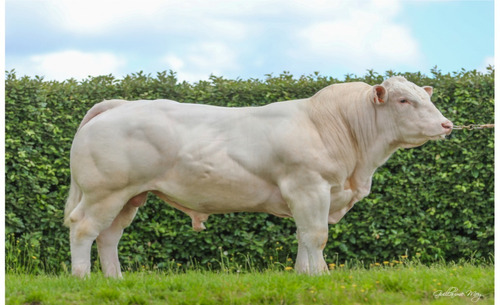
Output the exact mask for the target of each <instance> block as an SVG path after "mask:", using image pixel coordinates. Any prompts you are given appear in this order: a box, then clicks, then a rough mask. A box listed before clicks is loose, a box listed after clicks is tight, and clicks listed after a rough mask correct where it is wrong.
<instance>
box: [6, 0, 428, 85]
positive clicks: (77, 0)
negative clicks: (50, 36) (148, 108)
mask: <svg viewBox="0 0 500 305" xmlns="http://www.w3.org/2000/svg"><path fill="white" fill-rule="evenodd" d="M7 1H16V4H17V3H21V4H23V6H24V7H26V9H28V10H34V9H35V10H37V11H38V10H39V11H40V13H39V16H41V17H42V18H43V21H42V22H44V24H51V25H52V27H54V29H55V32H56V33H57V34H55V35H58V34H60V33H61V32H62V33H63V34H64V35H66V36H64V37H72V38H73V39H72V41H74V42H72V44H71V43H68V45H69V48H71V49H73V50H76V49H79V48H80V47H79V46H82V45H84V44H85V46H86V49H87V50H90V49H92V47H91V46H90V44H92V45H93V46H94V48H98V49H100V50H102V48H105V49H106V50H107V52H109V53H102V52H95V53H85V52H81V51H73V52H74V53H73V55H71V56H69V55H68V54H62V53H61V52H56V53H50V54H45V55H43V56H41V57H36V56H32V57H30V58H29V59H28V60H27V61H28V62H30V63H34V64H35V65H36V66H37V67H38V70H39V71H41V72H43V74H46V75H47V74H48V73H53V74H58V75H68V74H70V73H68V72H64V70H66V68H65V67H59V66H64V65H65V64H61V65H54V64H53V63H51V64H47V62H50V61H51V60H56V59H58V60H65V58H66V57H78V58H79V59H80V61H88V62H89V64H88V65H82V66H81V67H80V68H81V71H82V72H80V73H78V75H77V76H81V75H84V76H86V75H87V74H95V73H89V72H86V71H94V70H97V69H100V68H102V69H100V70H98V71H103V70H106V72H104V73H105V74H108V73H116V71H119V70H120V68H122V67H123V66H124V64H125V62H124V60H122V59H121V58H120V57H119V56H117V55H112V53H111V52H121V50H124V52H126V53H127V56H128V59H129V60H128V62H127V63H129V64H132V63H133V64H134V68H133V69H137V70H144V69H145V70H147V69H148V68H151V69H157V70H161V69H163V68H167V69H172V70H174V71H176V72H178V76H179V78H180V79H183V78H184V79H188V80H191V81H194V80H196V78H198V80H199V78H200V77H202V78H206V77H208V75H210V74H211V73H213V74H216V75H224V76H227V77H229V75H236V76H239V75H242V74H245V73H247V74H248V70H252V69H256V68H259V71H262V70H264V69H265V71H263V72H259V73H263V74H264V73H269V72H280V71H282V70H280V69H286V70H293V69H294V67H296V66H302V68H304V69H307V70H309V71H313V69H315V70H317V69H318V68H319V69H324V67H326V66H329V67H331V66H335V65H339V64H341V65H342V66H343V67H347V69H348V70H350V71H351V72H353V73H360V72H361V73H363V72H364V70H365V69H368V68H374V69H377V68H379V69H380V68H382V69H385V68H392V67H394V65H398V64H401V63H411V64H414V65H416V64H417V63H419V62H420V61H421V60H422V57H423V56H422V55H421V52H420V48H419V44H418V42H417V41H416V39H415V38H414V37H413V35H412V33H411V31H410V30H409V29H408V28H407V27H405V26H404V25H403V24H400V23H397V22H395V21H394V20H396V18H397V17H398V16H399V13H400V11H401V5H400V1H402V0H369V1H367V0H336V1H331V0H309V1H303V0H253V1H230V0H211V1H203V0H168V1H165V0H143V1H136V0H120V1H115V0H71V1H68V0H44V1H43V2H41V1H39V0H7ZM12 3H13V2H12ZM42 7H43V9H42ZM108 38H109V39H108ZM54 41H55V40H54ZM87 42H90V43H89V44H86V43H87ZM96 44H100V45H99V46H97V47H96ZM102 44H105V46H102ZM74 45H77V47H74ZM56 47H57V46H56ZM61 48H63V49H64V48H67V46H64V47H59V48H58V49H61ZM113 49H114V51H112V50H113ZM116 50H119V51H116ZM75 52H76V53H75ZM63 53H64V52H63ZM66 53H67V52H66ZM103 54H107V55H108V59H107V60H104V59H102V58H103ZM158 54H163V55H158ZM54 55H57V56H54ZM63 55H65V56H63ZM84 55H88V56H91V57H92V58H91V59H83V57H85V56H84ZM98 55H99V56H98ZM88 56H87V58H88ZM161 56H163V57H161ZM160 57H161V58H160ZM10 58H12V55H11V56H10ZM100 58H101V59H100ZM25 61H26V60H25ZM66 61H67V62H70V63H72V65H71V66H75V64H74V62H75V61H74V60H71V59H67V60H66ZM97 61H101V62H104V63H107V64H102V65H101V64H100V65H98V66H97V67H93V66H92V63H95V62H97ZM20 62H21V63H22V61H20ZM158 63H160V64H162V65H167V67H164V66H157V64H158ZM154 64H155V65H154ZM23 66H27V65H23ZM50 66H52V67H53V68H51V67H50ZM15 68H16V69H17V70H20V68H19V66H16V67H15ZM28 68H29V67H28ZM45 69H49V70H50V69H54V71H53V72H49V70H45ZM67 69H69V67H68V68H67ZM130 69H131V68H129V70H130ZM77 70H79V68H74V69H72V71H77ZM321 71H322V72H323V71H324V70H321ZM151 72H153V73H154V71H151ZM71 73H73V74H74V73H76V72H71ZM74 75H75V74H74Z"/></svg>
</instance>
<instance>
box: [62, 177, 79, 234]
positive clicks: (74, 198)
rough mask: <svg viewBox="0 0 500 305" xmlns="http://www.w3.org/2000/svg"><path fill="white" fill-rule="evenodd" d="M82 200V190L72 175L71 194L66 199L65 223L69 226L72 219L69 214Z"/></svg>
mask: <svg viewBox="0 0 500 305" xmlns="http://www.w3.org/2000/svg"><path fill="white" fill-rule="evenodd" d="M81 200H82V190H81V189H80V187H79V186H78V184H76V182H75V180H74V179H73V177H71V185H70V187H69V195H68V199H67V200H66V207H65V208H64V225H65V226H67V227H69V225H70V220H69V216H70V215H71V212H73V210H74V209H75V208H76V207H77V206H78V203H80V201H81Z"/></svg>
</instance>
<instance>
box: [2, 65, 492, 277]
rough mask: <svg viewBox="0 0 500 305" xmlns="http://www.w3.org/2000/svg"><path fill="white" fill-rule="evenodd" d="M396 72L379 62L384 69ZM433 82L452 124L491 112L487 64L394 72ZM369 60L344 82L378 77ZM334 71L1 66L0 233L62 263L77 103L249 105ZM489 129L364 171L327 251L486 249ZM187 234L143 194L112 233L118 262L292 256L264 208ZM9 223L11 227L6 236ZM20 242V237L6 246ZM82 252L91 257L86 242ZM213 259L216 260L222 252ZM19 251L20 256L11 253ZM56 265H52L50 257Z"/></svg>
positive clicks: (80, 107) (289, 228)
mask: <svg viewBox="0 0 500 305" xmlns="http://www.w3.org/2000/svg"><path fill="white" fill-rule="evenodd" d="M392 75H396V73H394V72H392V71H389V72H387V73H386V75H385V76H386V77H387V76H392ZM398 75H403V76H405V77H406V78H407V79H408V80H410V81H412V82H415V83H416V84H418V85H431V86H434V87H435V94H434V95H433V100H434V102H435V103H436V105H437V107H438V108H439V109H441V110H442V112H443V114H444V115H445V116H446V117H448V118H449V119H451V120H452V121H453V122H454V123H455V124H457V125H458V124H471V123H492V122H493V118H494V116H493V108H494V107H493V105H494V100H493V96H494V93H493V92H494V70H493V69H490V70H489V71H488V72H487V73H486V74H482V73H478V72H476V71H461V72H458V73H454V74H453V75H451V74H442V73H441V72H440V71H438V70H433V71H432V76H431V77H428V76H425V75H423V74H421V73H404V74H398ZM384 78H385V77H384V76H383V75H379V74H376V73H373V72H372V71H369V73H368V74H367V75H365V76H364V77H355V76H352V75H347V76H346V78H345V81H364V82H367V83H369V84H376V83H381V82H382V81H383V79H384ZM337 82H340V81H339V80H337V79H334V78H331V77H324V76H320V75H318V74H314V75H309V76H302V77H300V78H293V76H292V75H290V74H289V73H283V74H281V75H279V76H272V75H267V77H266V79H264V80H257V79H249V80H241V79H237V80H229V79H225V78H222V77H215V76H212V77H211V78H210V80H209V81H200V82H198V83H195V84H189V83H186V82H178V81H177V79H176V76H175V73H173V72H171V71H170V72H162V73H158V75H157V76H156V77H152V76H150V75H145V74H143V73H137V74H132V75H129V76H126V77H125V78H123V79H116V78H114V77H113V76H111V75H108V76H99V77H90V78H88V79H86V80H83V81H81V82H78V81H75V80H73V79H70V80H67V81H64V82H56V81H44V80H43V78H40V77H35V78H29V77H21V78H18V77H17V76H16V74H15V72H14V71H11V72H8V73H7V75H6V88H5V89H6V107H5V113H6V139H5V147H6V151H5V162H6V189H5V191H6V208H5V213H6V234H7V236H8V237H9V238H8V239H7V242H9V240H21V241H22V243H21V246H22V245H26V246H29V245H30V244H31V245H33V244H36V245H37V247H36V249H37V251H38V253H35V254H30V255H33V256H35V255H36V257H37V258H38V259H39V261H41V262H43V266H45V269H46V270H47V271H59V270H61V268H63V269H64V268H65V266H68V265H69V264H70V252H69V244H68V230H67V229H66V228H64V227H63V226H62V219H63V210H64V202H65V198H66V196H67V193H68V187H69V179H70V171H69V151H70V147H71V141H72V138H73V136H74V133H75V131H76V129H77V126H78V124H79V122H80V121H81V119H82V118H83V116H84V115H85V113H86V111H87V110H88V109H89V108H90V107H91V106H92V105H94V104H95V103H98V102H100V101H102V100H103V99H115V98H121V99H129V100H134V99H157V98H168V99H173V100H177V101H180V102H189V103H205V104H210V105H220V106H231V107H235V106H259V105H264V104H268V103H271V102H276V101H280V100H288V99H297V98H305V97H309V96H312V95H313V94H314V93H315V92H317V91H318V90H319V89H321V88H323V87H325V86H327V85H329V84H332V83H337ZM493 148H494V142H493V130H492V129H485V130H480V131H467V130H464V131H455V132H454V133H453V134H452V135H451V138H450V139H449V140H447V141H439V142H431V143H427V144H425V145H424V146H422V147H419V148H415V149H411V150H399V151H397V152H396V153H395V154H394V155H393V157H392V158H391V159H390V160H389V161H388V162H387V163H386V164H385V165H384V166H382V167H381V168H379V169H378V170H377V172H376V173H375V175H374V178H373V187H372V193H371V194H370V195H369V196H368V197H367V198H365V199H364V200H362V201H361V202H359V203H357V204H356V205H355V207H354V208H353V209H352V210H351V211H350V212H349V213H348V214H347V215H346V216H345V217H344V219H343V220H341V221H340V223H339V224H337V225H331V226H330V233H329V242H328V244H327V246H326V249H325V252H324V253H325V255H326V256H327V261H330V262H331V261H332V260H334V259H336V260H341V261H343V260H350V259H358V260H364V261H365V262H373V261H382V260H390V259H392V258H394V257H397V256H400V255H404V254H408V255H410V256H417V257H419V259H420V260H421V261H422V262H429V261H433V260H435V259H445V260H459V259H463V258H471V257H472V258H474V259H488V258H489V255H491V253H493V236H494V235H493V234H494V233H493V217H494V215H493V214H494V197H493V172H494V169H493ZM206 226H207V230H206V231H203V232H201V233H196V232H194V231H193V230H192V229H191V221H190V218H189V217H187V216H186V215H184V214H183V213H181V212H179V211H177V210H175V209H173V208H170V207H168V206H167V205H166V204H164V203H162V202H161V201H160V200H158V199H156V198H154V196H153V195H150V198H149V199H148V203H147V204H146V206H145V207H143V208H141V209H140V211H139V213H138V215H137V217H136V219H135V220H134V222H133V224H132V225H131V226H130V227H129V228H128V229H126V230H125V233H124V236H123V238H122V240H121V242H120V245H119V248H120V249H119V250H120V259H121V261H122V263H123V264H124V265H125V266H127V265H129V266H132V267H134V266H141V265H142V266H143V265H147V266H155V267H157V268H163V267H166V266H168V265H171V264H172V262H178V263H179V264H183V265H184V266H185V265H186V264H192V263H195V264H197V265H198V266H202V267H203V266H209V267H210V268H212V267H215V268H217V266H218V265H220V262H221V255H226V256H227V257H228V258H230V259H231V260H234V261H235V262H240V263H245V262H247V263H248V261H249V260H250V261H251V262H252V264H254V266H257V267H259V266H260V267H265V266H266V264H267V265H268V264H270V263H271V264H273V263H275V262H281V263H283V264H284V262H285V261H286V260H287V258H289V257H291V258H293V259H294V258H295V255H296V252H297V248H296V245H297V242H296V240H295V225H294V223H293V220H290V219H280V218H277V217H274V216H271V215H267V214H255V213H254V214H250V213H239V214H226V215H212V216H211V217H210V218H209V220H208V222H207V223H206ZM12 234H14V235H12ZM16 246H19V245H16ZM95 252H96V251H95V249H94V253H93V259H94V260H95V259H96V253H95ZM222 260H223V259H222ZM18 261H26V260H18ZM61 266H63V267H61Z"/></svg>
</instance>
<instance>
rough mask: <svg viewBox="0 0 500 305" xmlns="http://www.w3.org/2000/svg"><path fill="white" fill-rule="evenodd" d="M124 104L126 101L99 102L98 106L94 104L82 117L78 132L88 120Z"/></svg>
mask: <svg viewBox="0 0 500 305" xmlns="http://www.w3.org/2000/svg"><path fill="white" fill-rule="evenodd" d="M126 102H127V101H124V100H108V101H103V102H100V103H99V104H95V105H94V107H92V108H90V110H89V111H87V114H85V116H84V117H83V120H82V122H81V123H80V126H78V130H80V129H81V128H82V127H83V126H84V125H85V124H87V123H88V122H89V121H90V120H92V119H93V118H95V117H96V116H98V115H99V114H101V113H103V112H104V111H106V110H109V109H112V108H115V107H118V106H120V105H122V104H123V103H126Z"/></svg>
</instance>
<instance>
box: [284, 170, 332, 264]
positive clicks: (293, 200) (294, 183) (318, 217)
mask: <svg viewBox="0 0 500 305" xmlns="http://www.w3.org/2000/svg"><path fill="white" fill-rule="evenodd" d="M304 176H305V175H304ZM315 178H316V179H314V178H313V179H291V180H289V181H287V182H285V183H282V185H281V186H280V189H281V193H282V196H283V198H284V199H285V200H286V201H287V203H288V205H289V207H290V210H291V211H292V215H293V218H294V219H295V224H296V225H297V239H298V243H299V249H298V254H297V259H296V263H295V269H296V270H297V272H299V273H308V274H320V273H323V272H328V267H327V265H326V262H325V259H324V258H323V249H324V248H325V245H326V242H327V239H328V210H329V207H330V185H329V184H328V183H327V182H326V181H324V180H323V179H322V178H320V177H315Z"/></svg>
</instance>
